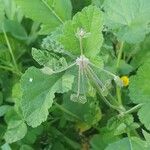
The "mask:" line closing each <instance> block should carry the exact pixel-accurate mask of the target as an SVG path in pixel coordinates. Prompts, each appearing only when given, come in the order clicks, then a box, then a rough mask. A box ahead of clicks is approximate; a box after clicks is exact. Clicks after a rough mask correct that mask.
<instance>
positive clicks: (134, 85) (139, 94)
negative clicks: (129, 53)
mask: <svg viewBox="0 0 150 150" xmlns="http://www.w3.org/2000/svg"><path fill="white" fill-rule="evenodd" d="M149 65H150V63H149V62H146V63H145V64H144V65H143V66H141V67H140V68H139V69H138V72H137V75H135V76H132V77H131V79H130V81H131V83H130V87H129V90H130V98H131V99H132V101H133V102H134V103H148V102H150V101H149V100H150V94H149V93H150V88H149V84H150V83H149V82H150V80H149V74H150V68H149Z"/></svg>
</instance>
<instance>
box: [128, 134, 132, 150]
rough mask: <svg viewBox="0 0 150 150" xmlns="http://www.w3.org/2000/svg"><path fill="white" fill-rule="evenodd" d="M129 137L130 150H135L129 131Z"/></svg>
mask: <svg viewBox="0 0 150 150" xmlns="http://www.w3.org/2000/svg"><path fill="white" fill-rule="evenodd" d="M127 136H128V139H129V144H130V150H133V146H132V141H131V135H130V132H129V131H127Z"/></svg>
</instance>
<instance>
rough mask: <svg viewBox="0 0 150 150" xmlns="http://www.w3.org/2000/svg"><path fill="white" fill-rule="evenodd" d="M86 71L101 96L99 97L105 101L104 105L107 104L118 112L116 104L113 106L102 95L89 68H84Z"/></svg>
mask: <svg viewBox="0 0 150 150" xmlns="http://www.w3.org/2000/svg"><path fill="white" fill-rule="evenodd" d="M86 73H87V76H89V78H90V79H91V80H92V82H93V84H94V86H95V87H96V89H97V91H98V93H99V95H100V96H101V98H102V99H103V101H104V102H105V104H106V105H108V106H109V107H110V108H113V109H115V110H117V111H119V112H120V108H118V107H117V106H114V105H112V104H111V103H110V102H109V101H108V100H107V99H106V97H104V96H103V95H102V90H101V87H100V85H99V84H98V81H97V80H96V79H95V77H94V76H93V73H92V72H91V70H90V69H89V68H87V69H86Z"/></svg>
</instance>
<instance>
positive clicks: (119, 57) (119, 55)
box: [116, 42, 123, 69]
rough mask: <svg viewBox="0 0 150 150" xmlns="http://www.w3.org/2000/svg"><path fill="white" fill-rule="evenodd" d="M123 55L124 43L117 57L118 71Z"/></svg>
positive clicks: (121, 44)
mask: <svg viewBox="0 0 150 150" xmlns="http://www.w3.org/2000/svg"><path fill="white" fill-rule="evenodd" d="M122 53H123V42H121V43H120V49H119V52H118V56H117V64H116V68H117V69H118V68H119V66H120V60H121V57H122Z"/></svg>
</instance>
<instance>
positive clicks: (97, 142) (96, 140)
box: [90, 131, 119, 150]
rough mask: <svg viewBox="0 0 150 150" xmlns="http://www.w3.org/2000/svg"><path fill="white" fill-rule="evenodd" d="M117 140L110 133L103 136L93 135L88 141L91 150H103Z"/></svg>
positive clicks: (117, 138)
mask: <svg viewBox="0 0 150 150" xmlns="http://www.w3.org/2000/svg"><path fill="white" fill-rule="evenodd" d="M117 140H119V137H117V136H114V134H112V133H111V132H110V131H107V132H106V133H103V134H97V135H94V136H93V138H92V139H91V141H90V145H91V147H92V149H91V150H104V149H105V148H106V146H107V145H108V144H109V143H112V142H115V141H117Z"/></svg>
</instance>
